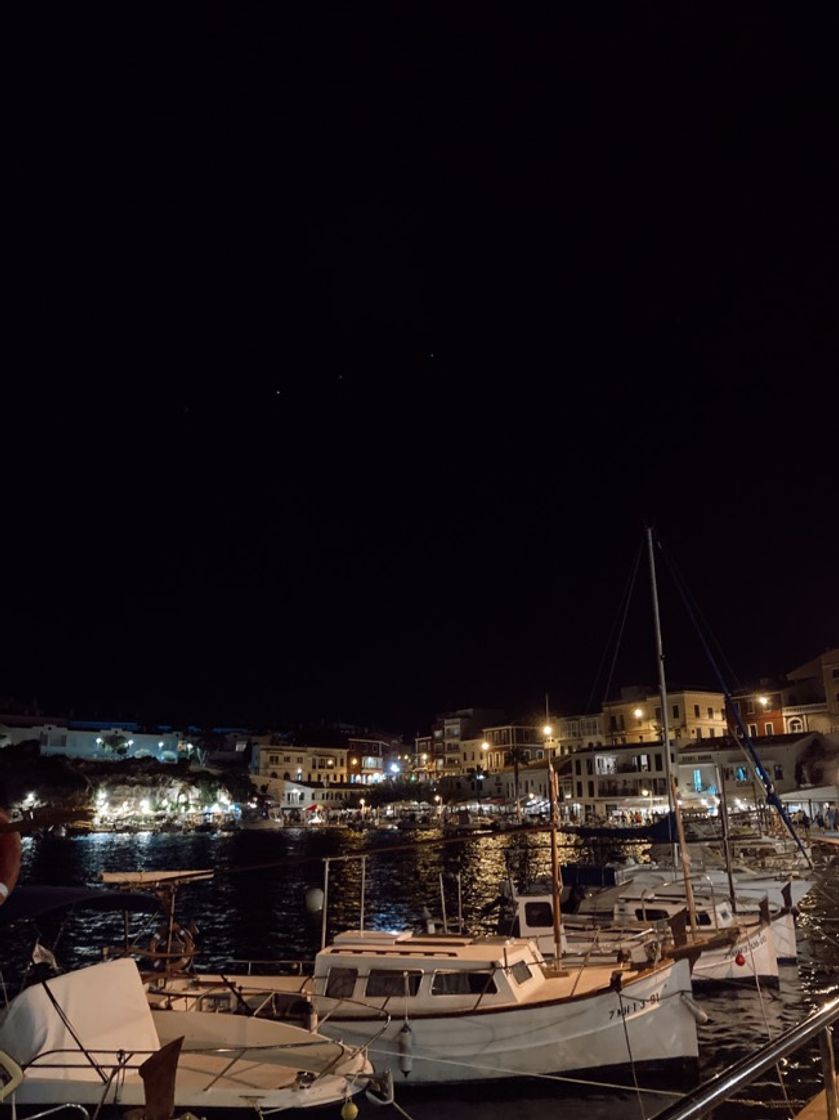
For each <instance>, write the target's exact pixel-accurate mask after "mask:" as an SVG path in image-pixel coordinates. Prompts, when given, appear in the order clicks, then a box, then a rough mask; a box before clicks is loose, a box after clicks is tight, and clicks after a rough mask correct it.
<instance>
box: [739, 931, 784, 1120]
mask: <svg viewBox="0 0 839 1120" xmlns="http://www.w3.org/2000/svg"><path fill="white" fill-rule="evenodd" d="M770 944H771V942H770ZM749 955H750V956H751V958H752V972H753V973H754V978H755V987H756V988H757V995H758V1002H759V1003H760V1014H761V1016H762V1018H763V1025H764V1026H765V1027H766V1040H767V1042H771V1041H772V1028H771V1027H770V1026H769V1019H768V1018H767V1016H766V1004H765V1002H764V999H763V993H762V992H761V990H760V977H759V976H758V971H757V962H756V961H755V951H754V949H753V948H752V943H751V939H750V940H749ZM775 1071H776V1073H777V1074H778V1082H779V1084H780V1086H781V1092H782V1093H783V1094H784V1100H785V1101H786V1103H787V1107H788V1108H789V1114H790V1120H792V1117H794V1116H795V1109H794V1108H793V1107H792V1103H791V1102H790V1099H789V1093H788V1092H787V1085H786V1082H785V1081H784V1074H783V1070H782V1069H781V1063H780V1061H778V1063H777V1064H776V1066H775Z"/></svg>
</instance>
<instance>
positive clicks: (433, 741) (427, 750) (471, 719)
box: [413, 708, 502, 780]
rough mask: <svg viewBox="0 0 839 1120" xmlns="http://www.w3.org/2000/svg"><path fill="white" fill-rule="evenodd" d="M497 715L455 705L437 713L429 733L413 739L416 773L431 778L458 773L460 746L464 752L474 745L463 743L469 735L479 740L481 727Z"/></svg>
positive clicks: (481, 737) (460, 768)
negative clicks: (454, 709)
mask: <svg viewBox="0 0 839 1120" xmlns="http://www.w3.org/2000/svg"><path fill="white" fill-rule="evenodd" d="M501 716H502V713H501V712H499V711H497V710H494V709H486V708H483V709H482V708H458V709H457V710H456V711H454V712H447V713H445V714H443V715H441V716H438V718H437V719H436V720H435V722H434V724H433V725H432V728H431V734H430V735H418V736H417V737H416V738H415V739H414V756H413V767H414V771H415V773H417V776H418V777H420V776H426V775H427V776H428V777H429V778H431V779H432V780H433V779H439V778H444V777H453V776H455V775H457V774H460V773H462V771H463V752H464V749H465V750H466V751H467V753H469V752H470V751H471V750H473V749H474V748H472V747H466V748H464V746H463V743H464V742H469V741H471V740H473V739H477V740H478V741H479V742H482V741H483V738H484V736H483V734H482V729H483V728H484V727H485V726H486V725H488V724H491V723H494V722H495V721H496V720H498V719H499V718H500V717H501ZM423 756H424V758H423ZM476 765H477V762H476Z"/></svg>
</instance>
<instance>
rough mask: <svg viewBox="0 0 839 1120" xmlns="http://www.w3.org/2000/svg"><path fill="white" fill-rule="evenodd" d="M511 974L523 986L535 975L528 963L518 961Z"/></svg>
mask: <svg viewBox="0 0 839 1120" xmlns="http://www.w3.org/2000/svg"><path fill="white" fill-rule="evenodd" d="M510 974H511V975H512V977H513V979H514V980H515V981H516V983H517V984H523V983H524V982H525V980H530V978H531V977H532V976H533V973H532V972H531V971H530V966H529V965H528V964H527V961H516V963H515V964H514V965H513V967H512V968H511V969H510Z"/></svg>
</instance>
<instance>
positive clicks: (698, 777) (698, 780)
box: [693, 767, 702, 793]
mask: <svg viewBox="0 0 839 1120" xmlns="http://www.w3.org/2000/svg"><path fill="white" fill-rule="evenodd" d="M693 788H694V789H695V790H696V792H697V793H701V792H702V771H701V770H700V769H699V768H698V767H697V769H696V770H694V772H693Z"/></svg>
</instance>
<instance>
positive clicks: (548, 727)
mask: <svg viewBox="0 0 839 1120" xmlns="http://www.w3.org/2000/svg"><path fill="white" fill-rule="evenodd" d="M553 733H554V729H553V728H552V727H551V725H550V724H549V723H546V724H545V726H544V727H543V728H542V734H543V735H544V736H545V738H546V739H550V737H551V735H553Z"/></svg>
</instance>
